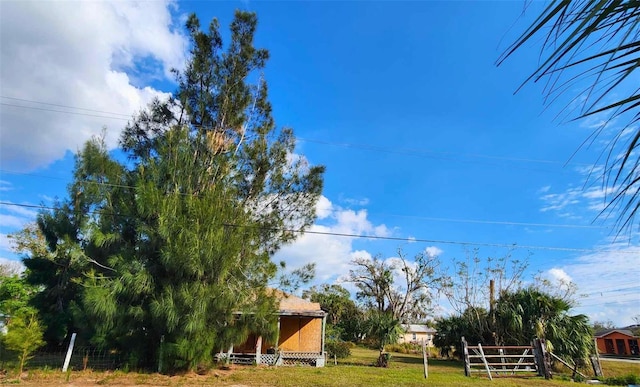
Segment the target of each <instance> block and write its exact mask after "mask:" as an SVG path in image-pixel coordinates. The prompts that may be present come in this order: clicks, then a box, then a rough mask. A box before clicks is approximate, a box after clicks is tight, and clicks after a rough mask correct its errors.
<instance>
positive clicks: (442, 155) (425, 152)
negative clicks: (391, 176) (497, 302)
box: [0, 95, 592, 172]
mask: <svg viewBox="0 0 640 387" xmlns="http://www.w3.org/2000/svg"><path fill="white" fill-rule="evenodd" d="M0 98H5V99H9V100H14V101H21V102H28V103H35V104H42V105H48V106H55V107H63V108H68V109H75V110H82V111H87V112H94V113H102V114H108V115H110V116H103V115H94V114H87V113H79V112H72V111H64V110H55V109H46V108H40V107H35V106H24V105H15V104H8V103H0V105H4V106H11V107H18V108H24V109H35V110H42V111H50V112H56V113H68V114H75V115H82V116H89V117H97V118H109V119H116V120H123V121H128V120H130V119H131V117H132V115H131V114H124V113H115V112H108V111H103V110H97V109H89V108H83V107H76V106H71V105H63V104H56V103H50V102H43V101H36V100H31V99H25V98H16V97H11V96H4V95H0ZM112 116H121V117H112ZM296 140H298V141H302V142H307V143H314V144H321V145H329V146H338V147H346V148H354V149H363V150H368V151H374V152H382V153H395V154H403V155H415V156H423V157H430V158H434V159H439V160H447V161H459V162H469V161H468V160H461V159H457V158H455V157H456V156H461V157H469V158H480V159H487V160H496V161H510V162H522V163H536V164H545V165H561V166H567V165H574V166H592V164H588V163H576V162H572V163H567V162H563V161H558V160H544V159H530V158H519V157H507V156H494V155H484V154H477V153H460V152H443V151H435V150H429V149H412V148H396V149H394V148H390V147H382V146H376V145H370V144H356V143H348V142H334V141H326V140H319V139H312V138H303V137H296ZM488 164H490V165H498V164H495V163H488ZM506 166H510V167H515V168H521V169H522V167H516V166H513V165H506ZM525 169H531V168H525ZM546 172H549V171H546Z"/></svg>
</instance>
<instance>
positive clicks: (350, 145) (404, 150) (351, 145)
mask: <svg viewBox="0 0 640 387" xmlns="http://www.w3.org/2000/svg"><path fill="white" fill-rule="evenodd" d="M296 139H297V140H300V141H302V142H308V143H314V144H323V145H331V146H340V147H345V148H355V149H363V150H370V151H376V152H386V153H400V154H414V155H427V154H435V155H442V156H447V157H451V156H464V157H471V158H483V159H489V160H499V161H516V162H523V163H538V164H556V165H562V166H564V165H575V166H592V164H587V163H570V164H568V163H566V162H562V161H558V160H544V159H529V158H518V157H506V156H492V155H483V154H477V153H459V152H458V153H457V152H442V151H434V150H428V149H427V150H424V149H412V148H399V149H391V148H388V147H381V146H376V145H367V144H354V143H346V142H331V141H324V140H317V139H310V138H304V137H296ZM445 160H451V159H450V158H446V159H445Z"/></svg>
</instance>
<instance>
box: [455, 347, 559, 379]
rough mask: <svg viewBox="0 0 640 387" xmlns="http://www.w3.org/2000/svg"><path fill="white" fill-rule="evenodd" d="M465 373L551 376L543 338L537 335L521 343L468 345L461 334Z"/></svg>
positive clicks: (468, 374) (469, 374) (492, 375)
mask: <svg viewBox="0 0 640 387" xmlns="http://www.w3.org/2000/svg"><path fill="white" fill-rule="evenodd" d="M462 351H463V356H464V374H465V375H466V376H471V375H472V374H474V373H486V374H487V376H489V379H491V380H493V377H494V376H515V375H520V376H544V377H545V378H546V379H549V378H551V370H550V369H551V368H550V363H549V361H548V355H547V354H546V352H545V348H544V340H540V339H536V340H534V342H533V343H532V344H531V345H524V346H514V345H511V346H483V345H482V344H478V345H477V346H470V345H468V344H467V341H466V340H465V339H464V337H463V338H462Z"/></svg>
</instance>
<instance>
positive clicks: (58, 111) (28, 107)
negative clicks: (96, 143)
mask: <svg viewBox="0 0 640 387" xmlns="http://www.w3.org/2000/svg"><path fill="white" fill-rule="evenodd" d="M0 105H2V106H11V107H17V108H22V109H33V110H42V111H46V112H54V113H66V114H75V115H78V116H87V117H97V118H108V119H111V120H121V121H129V119H128V118H123V117H112V116H100V115H97V114H88V113H78V112H69V111H64V110H55V109H47V108H41V107H36V106H22V105H14V104H10V103H4V102H0Z"/></svg>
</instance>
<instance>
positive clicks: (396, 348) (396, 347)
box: [384, 343, 422, 353]
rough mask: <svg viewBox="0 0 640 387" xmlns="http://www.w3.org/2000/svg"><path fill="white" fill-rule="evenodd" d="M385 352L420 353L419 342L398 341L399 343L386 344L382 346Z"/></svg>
mask: <svg viewBox="0 0 640 387" xmlns="http://www.w3.org/2000/svg"><path fill="white" fill-rule="evenodd" d="M384 349H385V351H387V352H397V353H422V348H421V347H420V344H413V343H400V344H387V345H386V346H385V347H384Z"/></svg>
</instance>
